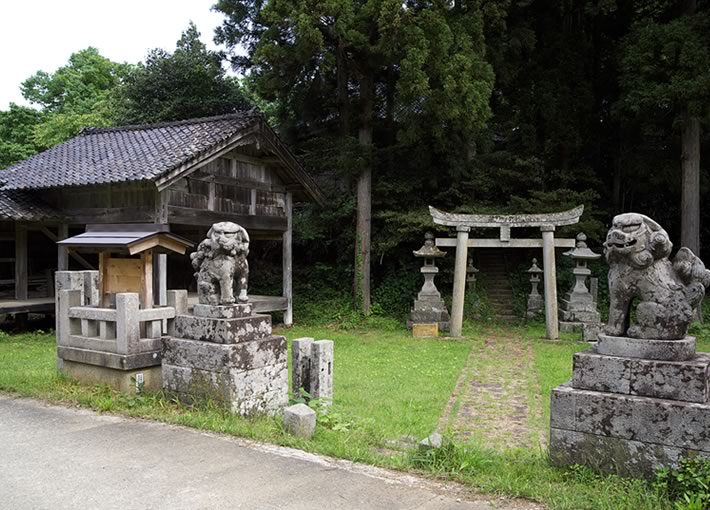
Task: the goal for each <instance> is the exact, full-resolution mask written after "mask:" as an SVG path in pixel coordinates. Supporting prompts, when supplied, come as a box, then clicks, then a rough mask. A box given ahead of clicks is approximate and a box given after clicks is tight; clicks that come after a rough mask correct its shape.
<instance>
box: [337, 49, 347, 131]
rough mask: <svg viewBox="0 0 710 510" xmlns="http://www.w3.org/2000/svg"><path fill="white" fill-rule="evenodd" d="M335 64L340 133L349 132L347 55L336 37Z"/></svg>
mask: <svg viewBox="0 0 710 510" xmlns="http://www.w3.org/2000/svg"><path fill="white" fill-rule="evenodd" d="M335 66H336V77H337V81H338V83H337V88H338V116H339V119H338V120H339V121H340V135H341V136H348V135H349V134H350V105H349V97H348V69H347V57H346V55H345V45H344V43H343V41H342V39H340V38H338V46H337V48H336V51H335Z"/></svg>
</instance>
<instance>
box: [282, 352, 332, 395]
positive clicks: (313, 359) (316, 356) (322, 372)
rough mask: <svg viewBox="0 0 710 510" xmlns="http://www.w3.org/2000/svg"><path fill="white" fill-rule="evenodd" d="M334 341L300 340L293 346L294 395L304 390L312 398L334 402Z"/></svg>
mask: <svg viewBox="0 0 710 510" xmlns="http://www.w3.org/2000/svg"><path fill="white" fill-rule="evenodd" d="M333 345H334V344H333V341H332V340H317V341H314V340H313V338H298V339H296V340H294V341H293V344H292V346H291V356H292V363H291V365H292V369H293V374H292V376H291V385H292V388H293V394H294V395H298V393H299V391H300V389H301V388H303V389H304V390H305V391H306V392H308V394H309V395H310V396H311V398H314V399H322V400H323V401H324V402H325V403H329V402H331V401H332V400H333Z"/></svg>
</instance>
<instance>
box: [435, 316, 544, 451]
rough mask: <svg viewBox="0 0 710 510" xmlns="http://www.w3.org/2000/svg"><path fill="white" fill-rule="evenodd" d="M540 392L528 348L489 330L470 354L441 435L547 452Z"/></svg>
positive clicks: (442, 422) (518, 339)
mask: <svg viewBox="0 0 710 510" xmlns="http://www.w3.org/2000/svg"><path fill="white" fill-rule="evenodd" d="M538 386H539V385H538V381H537V377H536V373H535V370H534V365H533V349H532V346H531V345H530V343H529V342H528V341H526V340H525V339H523V338H521V337H520V336H519V335H517V334H515V333H511V332H510V331H506V330H501V331H496V330H494V329H490V330H488V331H486V332H485V333H484V335H483V339H482V340H480V341H477V342H476V344H475V345H474V347H473V349H472V350H471V354H470V356H469V359H468V361H467V362H466V366H465V367H464V370H463V371H462V373H461V376H460V378H459V381H458V383H457V385H456V389H455V390H454V394H453V395H452V397H451V399H450V401H449V403H448V405H447V408H446V411H445V412H444V415H443V416H442V418H441V420H440V422H439V430H447V429H448V430H451V431H452V432H453V434H454V437H455V438H456V439H458V440H459V441H462V442H465V441H467V440H478V441H480V442H481V443H482V444H483V445H485V446H488V447H493V448H497V449H502V448H515V447H533V448H539V447H540V446H544V441H545V434H544V432H543V431H542V430H541V422H542V420H541V412H542V408H541V406H540V402H539V399H540V397H539V390H538ZM531 404H532V405H531Z"/></svg>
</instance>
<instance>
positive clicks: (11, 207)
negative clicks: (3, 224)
mask: <svg viewBox="0 0 710 510" xmlns="http://www.w3.org/2000/svg"><path fill="white" fill-rule="evenodd" d="M60 217H61V215H60V214H59V213H58V212H57V211H55V210H54V209H52V208H51V207H50V206H49V205H47V204H45V203H44V202H43V201H42V199H41V198H39V197H36V196H34V195H31V194H30V193H28V192H25V191H17V190H0V219H8V220H17V221H41V220H51V219H58V218H60Z"/></svg>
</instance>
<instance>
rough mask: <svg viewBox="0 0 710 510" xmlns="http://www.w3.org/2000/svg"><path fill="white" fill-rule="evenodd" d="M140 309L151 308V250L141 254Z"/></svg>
mask: <svg viewBox="0 0 710 510" xmlns="http://www.w3.org/2000/svg"><path fill="white" fill-rule="evenodd" d="M141 266H142V267H143V271H142V273H141V307H142V308H144V309H146V308H153V250H146V251H144V252H142V253H141Z"/></svg>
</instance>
